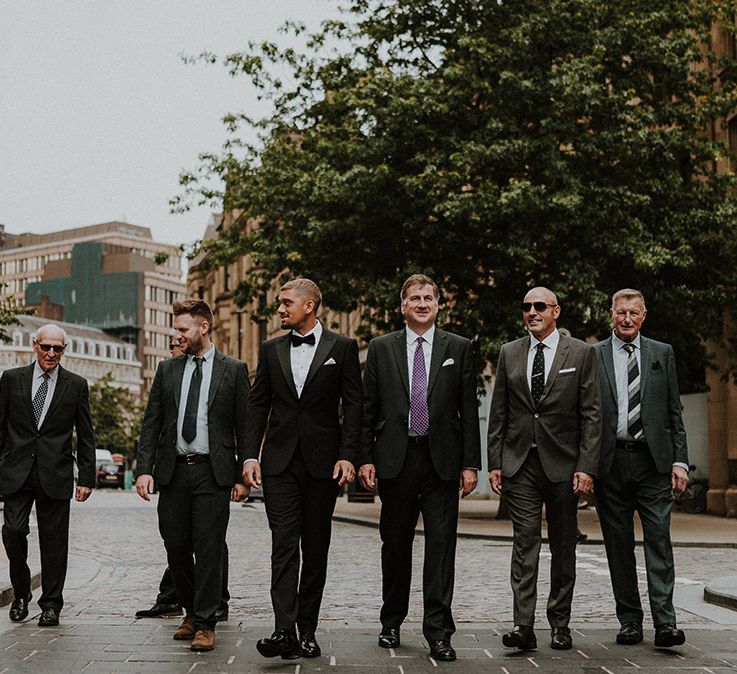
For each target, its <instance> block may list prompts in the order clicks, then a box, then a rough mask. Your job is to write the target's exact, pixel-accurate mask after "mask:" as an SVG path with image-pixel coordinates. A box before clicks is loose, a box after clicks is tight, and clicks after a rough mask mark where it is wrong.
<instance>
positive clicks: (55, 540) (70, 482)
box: [0, 324, 95, 627]
mask: <svg viewBox="0 0 737 674" xmlns="http://www.w3.org/2000/svg"><path fill="white" fill-rule="evenodd" d="M65 348H66V334H65V332H64V330H62V329H61V328H60V327H58V326H56V325H52V324H49V325H44V326H43V327H41V328H39V330H38V332H37V333H36V336H35V338H34V339H33V350H34V351H35V352H36V361H35V362H34V363H33V365H26V366H25V367H18V368H15V369H13V370H8V371H7V372H5V373H4V374H3V376H2V379H0V493H1V494H3V496H4V498H5V507H4V524H3V531H2V536H3V544H4V545H5V552H6V553H7V555H8V560H9V562H10V581H11V583H12V585H13V592H14V594H15V599H14V601H13V603H12V604H11V606H10V619H11V620H12V621H13V622H19V621H21V620H24V619H25V618H26V617H27V616H28V602H29V601H30V599H31V572H30V569H29V568H28V563H27V558H28V533H29V528H28V520H29V515H30V513H31V507H32V506H33V504H34V502H35V504H36V519H37V522H38V538H39V545H40V548H41V588H42V591H41V598H40V599H39V601H38V604H39V606H40V607H41V617H40V618H39V621H38V624H39V626H41V627H49V626H54V625H58V624H59V612H60V611H61V609H62V606H63V605H64V599H63V597H62V590H63V589H64V580H65V578H66V572H67V551H68V544H69V502H70V499H71V495H72V494H74V497H75V499H76V500H77V501H86V500H87V498H88V497H89V495H90V493H91V492H92V488H93V487H94V485H95V438H94V434H93V432H92V419H91V417H90V407H89V392H88V389H87V381H86V380H85V379H83V378H82V377H80V376H78V375H76V374H72V373H71V372H68V371H67V370H65V369H64V368H63V367H61V365H60V364H59V362H60V361H61V357H62V354H63V353H64V349H65ZM75 429H76V431H77V446H76V463H77V468H78V472H79V475H78V478H77V487H76V489H75V487H74V463H75V451H74V448H73V443H72V432H73V431H74V430H75Z"/></svg>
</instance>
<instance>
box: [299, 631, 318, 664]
mask: <svg viewBox="0 0 737 674" xmlns="http://www.w3.org/2000/svg"><path fill="white" fill-rule="evenodd" d="M299 647H300V649H301V651H302V657H305V658H319V657H320V654H321V653H322V651H321V650H320V644H318V643H317V639H315V633H314V632H302V634H301V635H300V637H299Z"/></svg>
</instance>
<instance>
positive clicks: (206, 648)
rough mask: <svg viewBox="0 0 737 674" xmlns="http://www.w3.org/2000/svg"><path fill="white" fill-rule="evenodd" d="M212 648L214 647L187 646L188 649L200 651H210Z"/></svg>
mask: <svg viewBox="0 0 737 674" xmlns="http://www.w3.org/2000/svg"><path fill="white" fill-rule="evenodd" d="M214 648H215V646H194V645H193V646H190V647H189V650H190V651H198V652H202V651H212V650H214Z"/></svg>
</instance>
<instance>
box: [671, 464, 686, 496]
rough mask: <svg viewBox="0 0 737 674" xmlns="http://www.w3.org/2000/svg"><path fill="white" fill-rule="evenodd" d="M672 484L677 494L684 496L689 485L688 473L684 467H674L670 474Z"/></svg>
mask: <svg viewBox="0 0 737 674" xmlns="http://www.w3.org/2000/svg"><path fill="white" fill-rule="evenodd" d="M670 484H671V487H673V491H674V492H675V493H676V494H682V493H683V492H684V491H685V490H686V485H687V484H688V471H686V469H685V468H684V467H683V466H673V468H672V469H671V472H670Z"/></svg>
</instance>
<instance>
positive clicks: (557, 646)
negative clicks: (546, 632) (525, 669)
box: [550, 627, 573, 651]
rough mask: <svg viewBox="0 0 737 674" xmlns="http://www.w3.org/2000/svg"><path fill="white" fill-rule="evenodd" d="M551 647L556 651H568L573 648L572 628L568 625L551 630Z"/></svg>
mask: <svg viewBox="0 0 737 674" xmlns="http://www.w3.org/2000/svg"><path fill="white" fill-rule="evenodd" d="M550 648H552V649H554V650H556V651H568V650H570V649H571V648H573V640H572V639H571V630H569V629H568V628H567V627H553V629H552V630H550Z"/></svg>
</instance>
